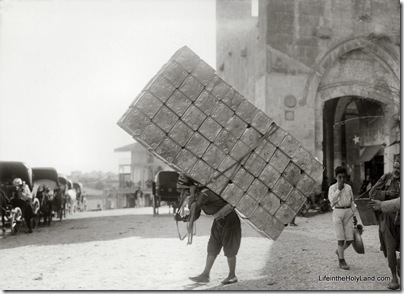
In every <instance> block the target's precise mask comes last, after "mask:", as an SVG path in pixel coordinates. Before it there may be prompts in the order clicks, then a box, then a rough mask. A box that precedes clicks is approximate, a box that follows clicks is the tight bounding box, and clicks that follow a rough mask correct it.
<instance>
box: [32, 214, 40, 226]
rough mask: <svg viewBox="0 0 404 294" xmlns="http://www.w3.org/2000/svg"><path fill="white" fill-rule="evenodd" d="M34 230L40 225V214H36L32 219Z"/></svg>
mask: <svg viewBox="0 0 404 294" xmlns="http://www.w3.org/2000/svg"><path fill="white" fill-rule="evenodd" d="M31 225H32V228H33V229H35V228H36V227H37V226H38V225H39V214H34V216H33V217H32V219H31Z"/></svg>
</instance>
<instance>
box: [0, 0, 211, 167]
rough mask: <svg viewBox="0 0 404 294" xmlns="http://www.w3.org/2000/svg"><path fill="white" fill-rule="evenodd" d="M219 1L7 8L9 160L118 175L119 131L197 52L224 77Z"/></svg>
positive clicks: (4, 49) (3, 4) (1, 25)
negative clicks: (183, 54)
mask: <svg viewBox="0 0 404 294" xmlns="http://www.w3.org/2000/svg"><path fill="white" fill-rule="evenodd" d="M215 17H216V10H215V0H120V1H113V0H80V1H78V0H53V1H50V0H37V1H34V0H23V1H19V0H8V1H7V0H0V160H14V161H24V162H25V163H27V164H28V165H29V166H31V167H46V166H48V167H54V168H56V169H57V171H58V172H59V173H64V174H70V172H72V171H82V172H90V171H103V172H108V171H112V172H115V173H117V172H118V163H119V160H120V158H122V157H129V155H126V154H122V153H117V152H114V149H116V148H118V147H121V146H124V145H127V144H131V143H133V142H135V141H134V139H132V137H131V136H130V135H129V134H127V133H126V132H125V131H124V130H123V129H121V128H120V127H119V126H118V125H117V122H118V120H119V118H120V117H121V116H122V115H123V114H124V112H125V111H126V109H127V108H128V107H129V105H130V103H131V102H132V101H133V100H134V99H135V97H136V96H137V95H138V94H139V93H140V92H141V90H142V89H143V87H144V86H145V85H146V84H147V82H148V81H149V80H150V79H151V78H152V77H153V76H154V75H155V74H156V73H157V72H158V70H159V69H160V68H161V67H162V66H163V64H165V63H166V62H167V61H168V60H169V59H170V58H171V56H172V55H173V54H174V53H175V51H177V50H178V49H180V48H181V47H183V46H185V45H186V46H188V47H189V48H190V49H191V50H193V51H194V52H195V53H196V54H197V55H199V56H200V57H201V58H202V59H203V60H204V61H206V62H207V63H208V64H209V65H210V66H212V67H213V68H216V64H215V61H216V32H215V29H216V23H215Z"/></svg>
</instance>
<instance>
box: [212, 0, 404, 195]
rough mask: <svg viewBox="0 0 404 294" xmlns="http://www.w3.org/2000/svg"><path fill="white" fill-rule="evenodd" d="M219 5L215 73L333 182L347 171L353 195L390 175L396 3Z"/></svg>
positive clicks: (283, 0)
mask: <svg viewBox="0 0 404 294" xmlns="http://www.w3.org/2000/svg"><path fill="white" fill-rule="evenodd" d="M216 3H217V4H216V14H217V37H216V38H217V64H216V67H217V72H218V74H219V75H220V76H221V77H222V78H223V79H224V80H225V81H226V82H228V83H229V84H231V85H232V86H233V87H234V88H236V89H237V90H238V91H240V92H241V93H242V94H244V96H245V97H246V98H247V99H249V100H250V101H251V102H252V103H254V104H255V105H256V106H257V107H259V108H260V109H262V110H263V111H265V112H266V113H267V115H269V116H270V117H272V118H273V119H274V121H275V122H276V123H277V124H279V125H280V126H281V127H282V128H284V129H285V130H286V131H288V132H289V133H291V134H292V135H293V136H295V137H296V138H297V139H298V140H299V141H300V142H301V144H302V145H303V147H305V148H307V149H308V150H309V151H310V152H311V153H312V154H313V155H314V156H316V157H317V158H318V160H319V161H320V162H322V163H323V165H324V167H325V170H324V176H327V177H328V179H330V180H329V182H330V183H331V182H332V179H333V178H334V175H333V171H334V168H335V167H336V166H337V165H345V166H346V167H347V168H348V172H349V174H350V176H351V181H352V182H353V183H354V191H355V192H358V190H359V186H360V185H361V183H362V181H363V180H364V179H370V178H376V180H377V177H379V176H380V175H381V174H383V172H386V171H390V170H391V169H392V163H393V158H394V156H397V155H398V154H399V152H400V147H399V142H400V137H399V136H400V123H399V120H400V116H399V115H400V103H401V101H400V94H399V89H400V3H399V1H398V0H217V1H216ZM397 142H398V144H396V143H397ZM319 184H320V183H319Z"/></svg>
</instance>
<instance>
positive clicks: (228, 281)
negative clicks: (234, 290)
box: [222, 276, 238, 285]
mask: <svg viewBox="0 0 404 294" xmlns="http://www.w3.org/2000/svg"><path fill="white" fill-rule="evenodd" d="M237 282H238V279H237V277H236V276H234V277H227V278H226V279H224V280H223V281H222V284H223V285H227V284H234V283H237Z"/></svg>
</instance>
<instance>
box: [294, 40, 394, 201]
mask: <svg viewBox="0 0 404 294" xmlns="http://www.w3.org/2000/svg"><path fill="white" fill-rule="evenodd" d="M313 68H314V69H315V70H314V71H313V73H312V75H310V76H309V78H308V81H307V84H306V87H305V93H304V95H303V98H302V100H301V101H300V103H306V102H308V101H309V102H311V101H313V100H314V105H315V154H316V156H317V157H318V158H319V159H320V160H321V161H322V162H323V165H324V167H325V171H324V176H327V177H328V178H330V179H332V178H333V170H334V168H335V167H336V166H337V165H345V166H346V167H347V169H348V171H349V174H350V175H351V181H352V183H353V185H354V192H357V193H358V192H359V187H360V186H361V184H362V179H365V180H377V178H378V177H380V176H381V174H383V172H385V171H387V170H390V169H391V167H392V162H393V157H394V155H396V154H398V153H399V146H398V145H395V144H394V142H396V141H397V140H399V119H400V117H399V116H400V95H399V89H400V80H399V58H398V55H397V52H395V51H394V48H393V47H389V46H388V45H386V43H384V42H383V41H378V40H376V41H370V40H369V39H366V38H356V39H351V40H348V41H346V42H342V43H340V44H339V45H337V46H335V47H334V48H332V49H331V50H329V51H328V52H327V53H326V54H325V55H324V56H323V57H322V58H321V59H320V61H319V62H318V63H317V64H316V65H315V66H314V67H313ZM310 100H311V101H310Z"/></svg>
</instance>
